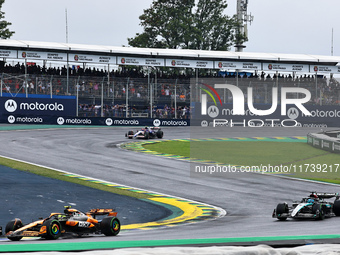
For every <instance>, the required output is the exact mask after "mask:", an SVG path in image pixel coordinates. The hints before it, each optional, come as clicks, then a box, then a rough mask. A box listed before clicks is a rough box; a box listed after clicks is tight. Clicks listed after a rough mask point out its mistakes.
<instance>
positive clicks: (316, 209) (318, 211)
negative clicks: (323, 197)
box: [312, 203, 325, 220]
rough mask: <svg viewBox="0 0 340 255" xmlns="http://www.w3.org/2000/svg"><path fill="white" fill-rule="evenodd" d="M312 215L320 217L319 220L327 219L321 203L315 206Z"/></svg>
mask: <svg viewBox="0 0 340 255" xmlns="http://www.w3.org/2000/svg"><path fill="white" fill-rule="evenodd" d="M312 213H313V214H317V215H318V217H317V219H318V220H323V219H324V218H325V211H324V209H323V208H322V205H321V204H319V203H315V204H313V206H312Z"/></svg>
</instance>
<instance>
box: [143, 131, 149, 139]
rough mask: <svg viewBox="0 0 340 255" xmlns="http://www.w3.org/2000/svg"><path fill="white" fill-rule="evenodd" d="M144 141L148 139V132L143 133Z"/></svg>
mask: <svg viewBox="0 0 340 255" xmlns="http://www.w3.org/2000/svg"><path fill="white" fill-rule="evenodd" d="M144 139H145V140H147V139H149V133H148V132H144Z"/></svg>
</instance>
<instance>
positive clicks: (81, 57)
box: [69, 54, 116, 65]
mask: <svg viewBox="0 0 340 255" xmlns="http://www.w3.org/2000/svg"><path fill="white" fill-rule="evenodd" d="M69 61H71V62H80V63H103V64H114V65H115V64H116V57H115V56H100V55H87V54H70V55H69Z"/></svg>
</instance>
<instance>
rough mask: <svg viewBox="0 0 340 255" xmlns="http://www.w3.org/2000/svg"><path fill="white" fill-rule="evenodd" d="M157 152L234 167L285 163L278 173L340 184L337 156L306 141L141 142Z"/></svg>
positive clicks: (339, 157) (145, 146)
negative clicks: (283, 168) (284, 170)
mask: <svg viewBox="0 0 340 255" xmlns="http://www.w3.org/2000/svg"><path fill="white" fill-rule="evenodd" d="M143 147H144V148H145V149H148V150H152V151H156V152H159V153H165V154H173V155H179V156H185V157H190V158H193V159H202V160H210V161H213V162H218V163H222V164H230V165H237V166H258V167H260V166H261V165H262V166H266V167H268V166H272V167H274V166H280V165H282V166H287V168H286V169H289V171H287V172H280V171H279V172H278V173H281V174H286V175H288V174H289V175H290V176H292V177H296V178H302V179H311V180H317V181H324V182H331V183H336V184H340V155H339V154H335V153H330V152H326V151H323V150H320V149H316V148H314V147H312V146H310V145H308V144H307V143H306V142H294V143H293V142H273V141H164V142H160V143H152V144H145V145H143Z"/></svg>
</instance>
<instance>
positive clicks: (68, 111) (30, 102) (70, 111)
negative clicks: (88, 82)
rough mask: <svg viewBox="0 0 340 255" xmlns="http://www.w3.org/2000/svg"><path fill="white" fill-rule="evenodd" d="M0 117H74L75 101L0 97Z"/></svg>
mask: <svg viewBox="0 0 340 255" xmlns="http://www.w3.org/2000/svg"><path fill="white" fill-rule="evenodd" d="M0 113H1V115H10V114H12V115H21V116H42V115H48V116H75V115H76V100H75V99H59V98H57V99H54V98H31V97H30V98H19V97H0Z"/></svg>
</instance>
